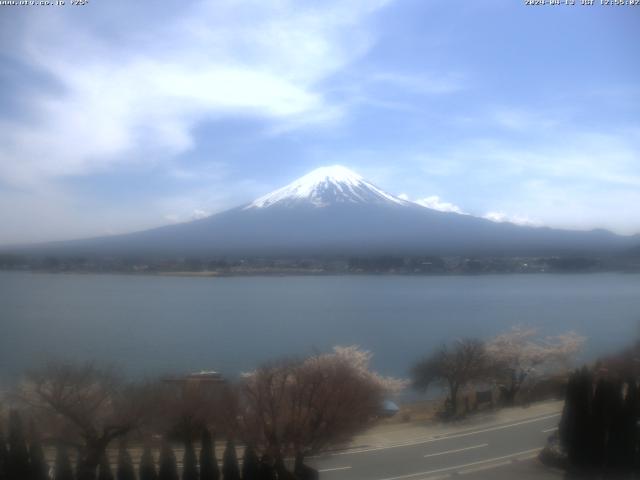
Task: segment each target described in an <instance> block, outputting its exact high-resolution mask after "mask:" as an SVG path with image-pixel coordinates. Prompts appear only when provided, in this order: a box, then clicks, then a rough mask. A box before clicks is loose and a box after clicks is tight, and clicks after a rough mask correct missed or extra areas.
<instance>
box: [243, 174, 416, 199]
mask: <svg viewBox="0 0 640 480" xmlns="http://www.w3.org/2000/svg"><path fill="white" fill-rule="evenodd" d="M345 203H347V204H371V203H374V204H385V203H387V204H394V205H409V204H410V202H407V201H405V200H402V199H400V198H398V197H396V196H394V195H391V194H390V193H387V192H385V191H383V190H381V189H379V188H378V187H376V186H375V185H373V184H371V183H369V182H367V181H366V180H365V179H363V178H362V177H361V176H360V175H358V174H357V173H355V172H353V171H351V170H349V169H348V168H346V167H343V166H342V165H333V166H329V167H321V168H318V169H316V170H313V171H312V172H310V173H308V174H306V175H304V176H303V177H300V178H298V179H297V180H294V181H293V182H291V183H290V184H289V185H286V186H284V187H282V188H279V189H278V190H275V191H273V192H271V193H268V194H267V195H264V196H262V197H260V198H258V199H256V200H254V201H253V202H252V203H250V204H249V205H247V206H246V207H245V210H247V209H252V208H268V207H272V206H275V205H278V206H285V207H289V206H296V205H305V204H306V205H312V206H314V207H327V206H329V205H334V204H345Z"/></svg>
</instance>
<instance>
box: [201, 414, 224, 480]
mask: <svg viewBox="0 0 640 480" xmlns="http://www.w3.org/2000/svg"><path fill="white" fill-rule="evenodd" d="M219 478H220V469H219V468H218V460H217V459H216V450H215V445H214V442H213V439H212V438H211V433H209V430H208V429H207V428H206V427H205V428H204V430H202V444H201V448H200V480H218V479H219Z"/></svg>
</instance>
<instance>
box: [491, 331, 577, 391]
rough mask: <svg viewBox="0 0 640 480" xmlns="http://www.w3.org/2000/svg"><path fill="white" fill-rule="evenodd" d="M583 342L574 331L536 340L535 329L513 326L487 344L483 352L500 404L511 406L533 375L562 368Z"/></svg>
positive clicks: (537, 337)
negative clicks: (488, 360)
mask: <svg viewBox="0 0 640 480" xmlns="http://www.w3.org/2000/svg"><path fill="white" fill-rule="evenodd" d="M584 341H585V339H584V337H581V336H579V335H577V334H576V333H574V332H567V333H564V334H562V335H557V336H554V337H546V338H540V337H539V336H538V335H537V330H535V329H525V328H522V327H515V328H513V329H511V330H510V331H509V332H506V333H503V334H501V335H498V336H497V337H495V338H493V339H492V340H490V341H489V342H487V344H486V352H487V354H488V355H489V357H490V362H491V365H492V371H493V373H494V376H495V378H496V380H497V381H498V382H499V387H500V391H501V394H502V398H503V400H504V402H505V403H507V404H513V402H514V401H515V397H516V395H517V394H518V392H520V390H521V388H522V385H523V384H524V383H525V381H527V380H529V379H530V378H531V377H532V376H533V375H534V374H536V373H538V374H539V373H542V372H544V371H551V370H552V369H554V368H557V367H558V366H562V365H566V364H567V362H568V361H569V359H570V358H571V356H573V355H574V354H575V353H576V352H578V350H580V348H581V347H582V345H583V344H584Z"/></svg>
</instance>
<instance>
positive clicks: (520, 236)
mask: <svg viewBox="0 0 640 480" xmlns="http://www.w3.org/2000/svg"><path fill="white" fill-rule="evenodd" d="M639 243H640V239H639V237H638V236H635V237H623V236H618V235H615V234H613V233H611V232H608V231H605V230H592V231H571V230H558V229H551V228H544V227H530V226H519V225H514V224H511V223H495V222H492V221H490V220H487V219H483V218H478V217H474V216H471V215H464V214H458V213H451V212H441V211H436V210H433V209H429V208H427V207H424V206H422V205H418V204H416V203H413V202H410V201H407V200H404V199H401V198H398V197H396V196H394V195H392V194H390V193H387V192H385V191H384V190H382V189H380V188H379V187H377V186H375V185H374V184H372V183H370V182H368V181H367V180H365V179H364V178H362V177H361V176H360V175H358V174H357V173H354V172H352V171H351V170H349V169H347V168H345V167H343V166H339V165H336V166H331V167H322V168H318V169H317V170H314V171H312V172H310V173H308V174H307V175H305V176H303V177H301V178H299V179H297V180H295V181H293V182H292V183H290V184H288V185H286V186H284V187H282V188H280V189H278V190H275V191H273V192H271V193H268V194H266V195H264V196H262V197H260V198H257V199H256V200H254V201H253V202H251V203H248V204H246V205H242V206H239V207H236V208H233V209H231V210H227V211H224V212H221V213H218V214H215V215H212V216H210V217H207V218H203V219H200V220H195V221H192V222H188V223H182V224H175V225H169V226H165V227H160V228H155V229H152V230H146V231H142V232H136V233H130V234H125V235H118V236H110V237H99V238H93V239H86V240H74V241H67V242H58V243H52V244H46V245H40V246H39V247H34V248H37V249H39V250H40V251H45V250H46V251H47V252H48V253H56V254H63V253H65V252H66V253H68V254H73V255H103V256H104V255H113V256H117V255H148V256H164V255H181V256H197V255H206V256H237V257H242V256H311V255H340V256H344V255H370V254H386V255H413V254H416V255H512V256H513V255H522V256H534V255H564V254H601V253H613V252H616V251H620V250H622V249H626V248H630V247H632V246H635V245H637V244H639Z"/></svg>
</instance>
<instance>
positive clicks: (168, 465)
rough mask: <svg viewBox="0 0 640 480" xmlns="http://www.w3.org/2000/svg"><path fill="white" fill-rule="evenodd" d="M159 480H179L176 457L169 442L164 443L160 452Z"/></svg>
mask: <svg viewBox="0 0 640 480" xmlns="http://www.w3.org/2000/svg"><path fill="white" fill-rule="evenodd" d="M158 480H179V477H178V467H177V465H176V456H175V454H174V453H173V449H172V448H171V445H169V442H164V443H163V444H162V448H161V450H160V471H159V472H158Z"/></svg>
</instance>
